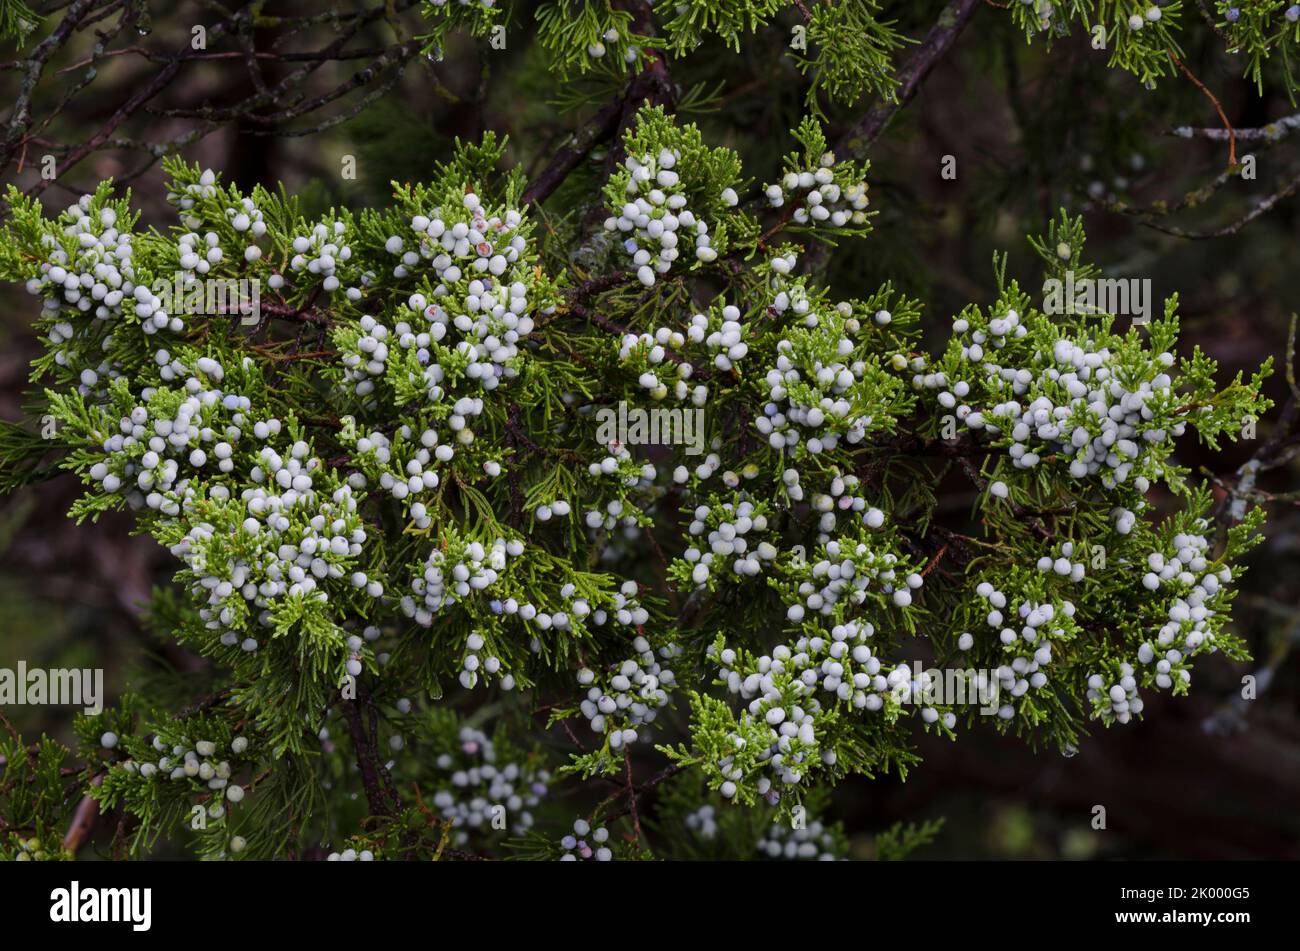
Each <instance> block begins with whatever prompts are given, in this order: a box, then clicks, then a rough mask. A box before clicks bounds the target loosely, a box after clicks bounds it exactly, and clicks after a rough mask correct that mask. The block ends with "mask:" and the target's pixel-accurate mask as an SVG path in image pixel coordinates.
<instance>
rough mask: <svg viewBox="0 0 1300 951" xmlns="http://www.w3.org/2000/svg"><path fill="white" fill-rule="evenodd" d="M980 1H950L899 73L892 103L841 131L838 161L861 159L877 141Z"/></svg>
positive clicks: (838, 144) (914, 92) (885, 104)
mask: <svg viewBox="0 0 1300 951" xmlns="http://www.w3.org/2000/svg"><path fill="white" fill-rule="evenodd" d="M980 3H981V0H949V3H948V5H947V6H946V7H944V9H943V12H942V13H940V14H939V19H938V21H937V22H936V23H935V25H934V27H933V28H932V29H931V30H930V32H929V33H927V34H926V36H925V39H924V40H922V41H921V45H920V46H918V47H917V48H916V50H915V51H914V52H913V53H912V55H911V56H910V57H909V58H908V60H907V62H906V63H904V64H903V66H902V67H901V68H900V69H899V71H898V80H899V83H898V90H897V94H896V95H895V97H894V100H893V101H892V102H886V103H884V104H882V105H880V106H877V107H876V108H875V109H872V110H871V111H870V112H868V113H866V114H865V115H863V116H860V117H859V118H858V119H857V120H856V121H855V122H853V123H852V124H851V125H850V126H849V127H848V128H847V129H845V130H844V132H843V134H842V135H841V136H840V138H839V140H838V141H837V142H836V144H835V155H836V157H837V158H840V159H844V158H857V159H860V158H863V157H864V156H865V154H866V152H867V150H868V149H869V148H870V147H871V144H872V143H873V142H875V141H876V139H877V138H879V136H880V134H881V133H882V132H883V131H884V130H885V127H886V126H887V125H888V124H889V121H890V120H891V119H893V117H894V115H895V114H896V113H897V112H898V111H899V110H900V109H902V108H903V107H904V106H906V105H907V104H908V103H910V102H911V101H912V99H913V98H914V97H915V96H916V94H917V92H918V91H919V90H920V88H921V84H922V83H924V82H925V80H926V77H928V76H929V75H930V72H931V70H933V69H934V67H935V66H936V65H938V63H939V61H940V60H942V59H943V58H944V56H946V55H947V54H948V51H949V50H950V49H951V48H952V45H953V43H955V42H956V41H957V37H958V36H960V35H961V32H962V31H963V30H964V29H965V28H966V25H967V24H968V23H969V22H970V19H971V17H972V16H974V14H975V11H976V9H978V7H979V6H980Z"/></svg>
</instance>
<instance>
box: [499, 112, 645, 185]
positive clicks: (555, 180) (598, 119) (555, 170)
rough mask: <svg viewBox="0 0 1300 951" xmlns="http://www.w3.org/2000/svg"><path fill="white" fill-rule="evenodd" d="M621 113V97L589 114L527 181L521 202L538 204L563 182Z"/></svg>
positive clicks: (608, 133) (609, 133)
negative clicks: (586, 119)
mask: <svg viewBox="0 0 1300 951" xmlns="http://www.w3.org/2000/svg"><path fill="white" fill-rule="evenodd" d="M622 116H623V99H622V98H618V99H615V100H614V101H613V102H611V103H609V104H608V105H606V106H605V107H604V108H602V109H601V110H600V111H599V112H597V113H596V114H595V115H594V116H592V117H591V119H590V121H588V122H587V124H586V125H584V126H583V127H582V128H581V129H579V130H578V131H577V132H574V133H573V135H571V136H570V137H569V139H568V141H567V142H566V144H565V145H564V146H563V147H562V148H561V149H560V150H559V151H558V152H556V153H555V155H554V156H553V157H552V158H551V161H550V162H549V163H548V164H547V166H546V168H544V169H542V170H541V171H540V172H539V173H538V174H537V177H536V178H534V179H533V180H532V181H531V182H529V183H528V187H527V188H526V189H524V194H523V199H522V201H523V203H524V204H525V205H534V204H540V203H541V202H544V201H546V199H547V198H549V197H551V195H552V194H553V193H554V192H555V190H556V189H557V188H559V187H560V186H561V185H562V184H564V180H565V179H566V178H568V177H569V173H570V172H572V171H573V170H574V169H575V168H577V167H578V166H579V165H580V164H581V163H582V160H583V159H585V158H586V157H587V156H588V155H590V154H591V150H592V149H593V148H594V147H595V146H596V145H597V143H599V142H602V141H604V140H605V139H608V138H609V137H610V136H612V135H613V134H614V132H615V131H616V130H617V129H618V125H619V122H620V120H621V119H622Z"/></svg>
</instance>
